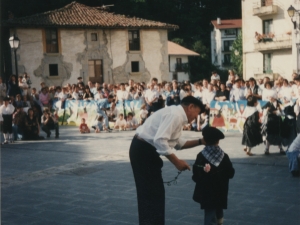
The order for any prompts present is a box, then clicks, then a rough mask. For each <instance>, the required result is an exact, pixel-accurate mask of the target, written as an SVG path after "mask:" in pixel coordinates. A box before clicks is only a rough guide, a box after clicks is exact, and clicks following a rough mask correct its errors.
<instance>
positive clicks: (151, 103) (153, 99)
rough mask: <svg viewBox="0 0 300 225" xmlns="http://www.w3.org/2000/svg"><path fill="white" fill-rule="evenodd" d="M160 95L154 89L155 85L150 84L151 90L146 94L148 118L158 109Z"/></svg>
mask: <svg viewBox="0 0 300 225" xmlns="http://www.w3.org/2000/svg"><path fill="white" fill-rule="evenodd" d="M158 98H159V93H158V92H157V91H156V90H155V88H154V83H150V84H149V89H148V90H147V91H146V93H145V101H146V103H147V106H148V116H150V114H151V112H155V111H156V110H157V108H158V105H157V104H158Z"/></svg>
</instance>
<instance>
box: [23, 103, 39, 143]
mask: <svg viewBox="0 0 300 225" xmlns="http://www.w3.org/2000/svg"><path fill="white" fill-rule="evenodd" d="M39 134H40V125H39V122H38V118H37V117H36V116H34V112H33V109H32V108H30V109H28V115H27V117H26V119H25V129H24V135H23V139H24V140H40V139H44V138H43V137H40V136H39Z"/></svg>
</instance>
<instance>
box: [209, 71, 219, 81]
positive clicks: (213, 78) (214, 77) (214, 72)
mask: <svg viewBox="0 0 300 225" xmlns="http://www.w3.org/2000/svg"><path fill="white" fill-rule="evenodd" d="M211 74H212V75H211V77H210V80H220V75H218V74H217V72H216V71H213V72H212V73H211Z"/></svg>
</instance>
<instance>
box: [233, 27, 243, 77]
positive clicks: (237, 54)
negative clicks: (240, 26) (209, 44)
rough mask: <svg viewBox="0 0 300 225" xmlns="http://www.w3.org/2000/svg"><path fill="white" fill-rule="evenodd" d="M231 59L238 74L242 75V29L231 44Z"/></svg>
mask: <svg viewBox="0 0 300 225" xmlns="http://www.w3.org/2000/svg"><path fill="white" fill-rule="evenodd" d="M231 61H232V64H233V68H234V70H235V71H236V73H237V74H238V75H240V76H241V77H242V74H243V37H242V31H241V32H240V34H239V35H238V37H237V39H236V40H235V41H234V42H233V44H232V50H231Z"/></svg>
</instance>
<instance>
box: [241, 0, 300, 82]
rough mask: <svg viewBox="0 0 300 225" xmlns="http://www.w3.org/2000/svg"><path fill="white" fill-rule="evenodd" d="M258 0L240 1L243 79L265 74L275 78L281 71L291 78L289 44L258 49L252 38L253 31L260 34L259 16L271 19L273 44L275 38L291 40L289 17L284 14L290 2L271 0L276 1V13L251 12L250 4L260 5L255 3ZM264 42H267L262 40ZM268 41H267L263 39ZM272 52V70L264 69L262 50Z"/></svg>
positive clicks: (277, 40) (252, 6)
mask: <svg viewBox="0 0 300 225" xmlns="http://www.w3.org/2000/svg"><path fill="white" fill-rule="evenodd" d="M259 2H260V1H258V0H251V1H242V15H243V18H242V23H243V27H245V29H243V66H244V71H243V76H244V78H245V79H249V78H250V77H253V76H254V77H255V76H256V78H259V77H263V76H264V75H267V76H269V77H270V78H271V79H273V77H274V78H276V77H277V76H278V75H281V76H283V77H285V78H287V79H288V80H290V79H291V74H292V72H293V71H294V70H295V65H296V63H295V61H296V57H295V56H296V55H295V53H294V55H293V53H292V52H293V51H294V50H292V48H294V46H295V45H294V44H293V45H291V47H290V48H286V47H285V48H282V47H278V48H277V49H272V50H265V51H259V49H257V47H255V46H256V44H257V43H258V41H257V40H256V38H255V32H258V33H260V34H263V20H269V19H272V20H273V33H274V35H275V36H274V38H273V43H272V44H274V45H277V46H280V44H279V43H280V42H279V40H292V39H293V38H294V35H293V27H292V26H293V24H292V23H291V19H290V17H289V16H288V13H287V9H288V7H289V6H290V5H291V4H293V2H294V1H293V0H284V1H283V0H278V1H273V2H274V5H277V7H278V8H277V9H278V10H277V13H276V14H271V15H265V16H257V15H253V12H254V8H257V7H260V6H259V5H257V4H258V3H259ZM266 43H267V42H266ZM267 44H268V43H267ZM264 53H272V55H273V57H272V61H271V65H272V71H273V74H266V73H264V72H263V71H264V68H263V65H264V63H263V58H264V57H263V54H264Z"/></svg>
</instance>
